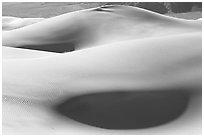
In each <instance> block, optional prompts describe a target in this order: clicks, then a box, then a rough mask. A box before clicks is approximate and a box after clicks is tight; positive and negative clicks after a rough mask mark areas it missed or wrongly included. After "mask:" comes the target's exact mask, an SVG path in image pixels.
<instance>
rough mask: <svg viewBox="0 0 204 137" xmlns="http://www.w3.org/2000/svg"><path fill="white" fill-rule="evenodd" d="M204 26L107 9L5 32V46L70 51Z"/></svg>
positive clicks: (123, 8) (131, 9)
mask: <svg viewBox="0 0 204 137" xmlns="http://www.w3.org/2000/svg"><path fill="white" fill-rule="evenodd" d="M200 26H201V25H199V23H197V24H196V23H195V22H194V23H192V22H191V21H183V20H181V19H174V18H171V17H165V16H163V15H159V14H156V13H153V12H150V11H147V10H143V9H139V8H135V7H126V6H105V7H99V8H93V9H88V10H81V11H77V12H73V13H67V14H63V15H60V16H56V17H52V18H49V19H45V20H43V21H40V22H38V23H35V24H32V25H28V26H25V27H22V28H19V29H15V30H12V31H9V32H4V34H3V45H5V46H11V47H21V48H27V49H36V50H43V51H51V52H68V51H73V50H79V49H84V48H89V47H94V46H100V45H104V44H110V43H115V42H121V41H125V40H136V39H141V38H149V37H157V36H168V35H175V34H183V33H190V32H195V31H198V30H199V29H200ZM158 30H160V31H158ZM11 39H12V40H11ZM63 49H64V50H63Z"/></svg>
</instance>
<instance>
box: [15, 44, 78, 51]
mask: <svg viewBox="0 0 204 137" xmlns="http://www.w3.org/2000/svg"><path fill="white" fill-rule="evenodd" d="M18 48H23V49H32V50H40V51H48V52H56V53H64V52H71V51H74V50H75V47H74V44H73V43H62V44H48V45H39V46H38V45H26V46H21V47H18Z"/></svg>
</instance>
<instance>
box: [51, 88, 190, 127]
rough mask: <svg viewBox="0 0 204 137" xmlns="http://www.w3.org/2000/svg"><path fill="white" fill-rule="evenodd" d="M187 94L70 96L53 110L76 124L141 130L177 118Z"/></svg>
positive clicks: (183, 106) (127, 93) (172, 91)
mask: <svg viewBox="0 0 204 137" xmlns="http://www.w3.org/2000/svg"><path fill="white" fill-rule="evenodd" d="M188 101H189V94H188V92H185V91H182V90H169V91H154V92H152V91H150V92H148V91H130V92H123V91H117V92H101V93H93V94H87V95H81V96H77V97H73V98H71V99H69V100H65V101H63V102H62V103H60V104H58V105H57V106H55V108H54V109H55V110H56V111H57V112H58V113H59V114H62V115H64V116H66V117H68V118H71V119H74V120H76V121H78V122H82V123H84V124H88V125H91V126H96V127H100V128H106V129H141V128H149V127H155V126H159V125H162V124H165V123H168V122H170V121H172V120H175V119H176V118H178V117H179V116H180V115H181V114H182V113H183V112H184V111H185V109H186V107H187V104H188Z"/></svg>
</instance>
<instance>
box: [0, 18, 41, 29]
mask: <svg viewBox="0 0 204 137" xmlns="http://www.w3.org/2000/svg"><path fill="white" fill-rule="evenodd" d="M42 20H44V18H17V17H11V16H3V17H2V30H3V31H6V30H12V29H17V28H21V27H24V26H27V25H31V24H33V23H37V22H39V21H42Z"/></svg>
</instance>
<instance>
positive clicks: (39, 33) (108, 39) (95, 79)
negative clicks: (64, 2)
mask: <svg viewBox="0 0 204 137" xmlns="http://www.w3.org/2000/svg"><path fill="white" fill-rule="evenodd" d="M201 39H202V37H201V21H200V20H197V21H188V20H181V19H175V18H170V17H165V16H162V15H159V14H156V13H153V12H149V11H146V10H142V9H138V8H133V7H125V6H107V7H99V8H94V9H88V10H82V11H77V12H73V13H68V14H64V15H60V16H57V17H53V18H49V19H44V20H43V21H40V22H38V23H35V24H32V25H27V26H25V27H21V28H19V29H13V30H10V31H4V32H3V45H4V46H9V47H4V48H3V52H4V53H3V58H4V59H3V133H4V134H200V133H201V56H202V53H201ZM12 47H23V48H27V49H22V48H12ZM29 49H38V51H37V50H29ZM59 49H60V50H59ZM69 49H72V50H74V51H73V52H69V53H55V52H67V51H71V50H69ZM39 50H44V51H39ZM47 51H53V52H47Z"/></svg>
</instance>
